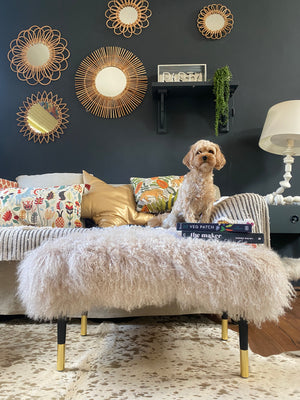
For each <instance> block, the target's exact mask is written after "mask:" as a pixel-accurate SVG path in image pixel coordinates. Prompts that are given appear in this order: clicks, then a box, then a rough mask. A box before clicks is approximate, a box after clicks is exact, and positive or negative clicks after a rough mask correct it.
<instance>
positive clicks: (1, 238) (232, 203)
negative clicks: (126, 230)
mask: <svg viewBox="0 0 300 400" xmlns="http://www.w3.org/2000/svg"><path fill="white" fill-rule="evenodd" d="M224 217H227V218H230V219H233V220H243V219H246V218H250V219H252V220H254V223H255V227H254V230H253V231H254V232H260V233H264V235H265V244H266V246H268V247H270V228H269V209H268V206H267V203H266V202H265V199H264V197H262V196H260V195H258V194H254V193H244V194H238V195H234V196H231V197H228V198H226V199H224V200H222V201H221V202H220V203H218V204H217V205H216V206H215V208H214V210H213V214H212V221H211V222H214V221H217V220H218V219H220V218H224ZM88 229H89V228H48V227H45V228H43V227H42V228H36V227H28V226H24V227H18V228H17V227H11V228H0V261H18V260H22V259H23V257H24V254H25V252H26V251H29V250H32V249H34V248H36V247H38V246H39V245H40V244H41V243H42V242H44V241H45V240H49V239H55V238H58V237H62V236H67V235H69V234H70V233H73V232H82V233H83V232H86V231H87V230H88Z"/></svg>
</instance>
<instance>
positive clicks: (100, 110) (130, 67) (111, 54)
mask: <svg viewBox="0 0 300 400" xmlns="http://www.w3.org/2000/svg"><path fill="white" fill-rule="evenodd" d="M147 83H148V79H147V75H146V70H145V67H144V65H143V63H142V62H141V60H139V59H138V58H137V57H136V56H135V55H134V54H133V53H131V51H129V50H126V49H123V48H121V47H115V46H107V47H100V48H99V49H97V50H95V51H93V52H92V53H91V54H90V55H89V56H87V57H86V58H84V59H83V60H82V61H81V63H80V65H79V67H78V70H77V72H76V74H75V90H76V95H77V97H78V100H79V101H80V102H81V104H82V105H83V106H84V107H85V108H86V110H87V111H89V112H91V113H92V114H94V115H96V116H98V117H101V118H120V117H124V116H125V115H127V114H129V113H131V112H132V111H133V110H134V109H135V108H136V107H138V105H139V104H140V103H141V102H142V100H143V98H144V96H145V93H146V91H147Z"/></svg>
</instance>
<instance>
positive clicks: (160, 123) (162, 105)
mask: <svg viewBox="0 0 300 400" xmlns="http://www.w3.org/2000/svg"><path fill="white" fill-rule="evenodd" d="M157 93H158V102H157V105H158V109H157V115H158V118H157V133H167V110H166V97H167V94H168V91H167V89H158V91H157Z"/></svg>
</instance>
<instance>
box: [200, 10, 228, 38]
mask: <svg viewBox="0 0 300 400" xmlns="http://www.w3.org/2000/svg"><path fill="white" fill-rule="evenodd" d="M233 22H234V21H233V15H232V14H231V12H230V10H229V9H228V8H227V7H225V6H223V5H222V4H211V5H209V6H206V7H204V8H202V10H201V11H200V12H199V14H198V18H197V26H198V29H199V31H200V33H201V34H202V35H203V36H205V37H206V38H207V39H222V38H223V37H224V36H226V35H228V33H229V32H230V31H231V29H232V27H233Z"/></svg>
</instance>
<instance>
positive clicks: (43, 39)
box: [7, 25, 70, 85]
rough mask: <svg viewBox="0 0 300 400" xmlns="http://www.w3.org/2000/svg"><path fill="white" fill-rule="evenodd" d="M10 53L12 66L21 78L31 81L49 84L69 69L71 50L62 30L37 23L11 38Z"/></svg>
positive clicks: (33, 83) (32, 82)
mask: <svg viewBox="0 0 300 400" xmlns="http://www.w3.org/2000/svg"><path fill="white" fill-rule="evenodd" d="M7 57H8V59H9V61H10V68H11V69H12V71H14V72H16V73H17V76H18V78H19V79H20V80H21V81H26V82H27V83H29V85H36V84H37V83H40V84H41V85H48V84H49V83H50V82H51V81H56V80H57V79H59V78H60V76H61V72H62V71H64V70H65V69H67V67H68V62H67V59H68V58H69V57H70V52H69V50H68V49H67V41H66V40H65V39H64V38H62V37H61V34H60V32H59V31H58V30H56V29H52V28H50V26H42V27H39V26H36V25H33V26H32V27H30V28H29V29H26V30H24V31H21V32H20V33H19V35H18V37H17V39H15V40H13V41H11V43H10V51H9V52H8V54H7Z"/></svg>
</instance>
